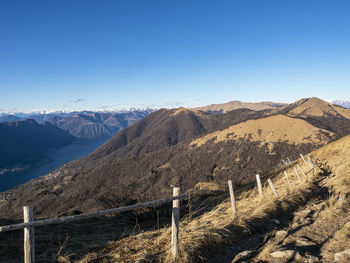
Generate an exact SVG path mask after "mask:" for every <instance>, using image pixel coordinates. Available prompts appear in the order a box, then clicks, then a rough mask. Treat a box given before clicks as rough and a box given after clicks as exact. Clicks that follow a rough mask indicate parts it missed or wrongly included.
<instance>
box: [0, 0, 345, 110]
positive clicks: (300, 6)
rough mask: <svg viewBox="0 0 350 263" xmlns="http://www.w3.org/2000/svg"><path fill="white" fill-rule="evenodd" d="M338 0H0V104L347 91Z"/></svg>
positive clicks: (174, 101) (54, 105) (99, 103)
mask: <svg viewBox="0 0 350 263" xmlns="http://www.w3.org/2000/svg"><path fill="white" fill-rule="evenodd" d="M349 14H350V1H348V0H343V1H339V0H329V1H323V0H315V1H312V0H300V1H298V0H289V1H288V0H284V1H281V0H276V1H269V0H255V1H253V0H241V1H234V0H230V1H214V0H212V1H205V0H198V1H191V0H159V1H152V0H139V1H134V0H109V1H107V0H105V1H103V0H95V1H91V0H80V1H79V0H56V1H55V0H50V1H48V0H42V1H31V0H25V1H16V0H1V1H0V110H3V111H4V110H16V111H29V110H33V109H44V110H53V109H64V110H72V109H96V108H99V107H104V106H106V107H114V108H118V107H125V108H127V107H132V106H136V107H141V106H152V107H155V106H157V107H161V106H167V107H171V106H179V105H184V106H196V105H205V104H211V103H222V102H227V101H230V100H242V101H262V100H271V101H280V102H292V101H294V100H297V99H299V98H302V97H311V96H317V97H320V98H323V99H327V98H332V99H350V92H349V91H350V15H349Z"/></svg>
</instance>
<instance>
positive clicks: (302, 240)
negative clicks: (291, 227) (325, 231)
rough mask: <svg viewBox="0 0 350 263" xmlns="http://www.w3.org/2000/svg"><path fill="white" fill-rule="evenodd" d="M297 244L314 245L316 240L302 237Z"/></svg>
mask: <svg viewBox="0 0 350 263" xmlns="http://www.w3.org/2000/svg"><path fill="white" fill-rule="evenodd" d="M296 244H297V246H314V245H316V244H315V242H313V241H310V240H308V239H306V238H300V239H298V240H297V242H296Z"/></svg>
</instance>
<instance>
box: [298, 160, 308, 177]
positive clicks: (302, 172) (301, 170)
mask: <svg viewBox="0 0 350 263" xmlns="http://www.w3.org/2000/svg"><path fill="white" fill-rule="evenodd" d="M297 167H298V168H299V170H300V172H301V174H302V175H303V176H304V178H305V180H306V181H307V176H306V174H305V173H304V171H303V169H301V167H300V165H299V164H297Z"/></svg>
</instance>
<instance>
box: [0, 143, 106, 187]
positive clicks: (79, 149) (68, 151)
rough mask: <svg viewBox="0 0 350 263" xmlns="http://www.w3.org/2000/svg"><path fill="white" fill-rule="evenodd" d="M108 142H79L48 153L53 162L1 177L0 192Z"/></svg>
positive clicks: (47, 171) (46, 172)
mask: <svg viewBox="0 0 350 263" xmlns="http://www.w3.org/2000/svg"><path fill="white" fill-rule="evenodd" d="M107 140H108V139H94V140H77V141H75V142H74V143H72V144H70V145H68V146H65V147H63V148H60V149H57V150H54V151H51V152H49V153H47V156H48V157H49V158H50V159H52V160H53V161H52V162H49V163H45V164H43V165H40V166H37V167H33V168H30V169H27V170H23V171H20V172H14V173H8V174H4V175H0V192H3V191H7V190H9V189H11V188H13V187H15V186H17V185H20V184H24V183H26V182H28V181H30V180H31V179H34V178H37V177H40V176H43V175H46V174H48V173H50V172H52V171H54V170H56V169H57V168H59V167H60V166H62V165H64V164H66V163H68V162H70V161H73V160H75V159H78V158H80V157H83V156H85V155H88V154H89V153H91V152H93V151H94V150H95V149H96V148H98V147H99V146H101V145H102V144H104V143H105V142H106V141H107Z"/></svg>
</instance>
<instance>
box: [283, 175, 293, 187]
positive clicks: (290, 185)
mask: <svg viewBox="0 0 350 263" xmlns="http://www.w3.org/2000/svg"><path fill="white" fill-rule="evenodd" d="M284 176H285V177H286V178H287V182H288V185H289V187H292V184H291V183H290V180H289V177H288V174H287V172H286V171H284Z"/></svg>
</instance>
